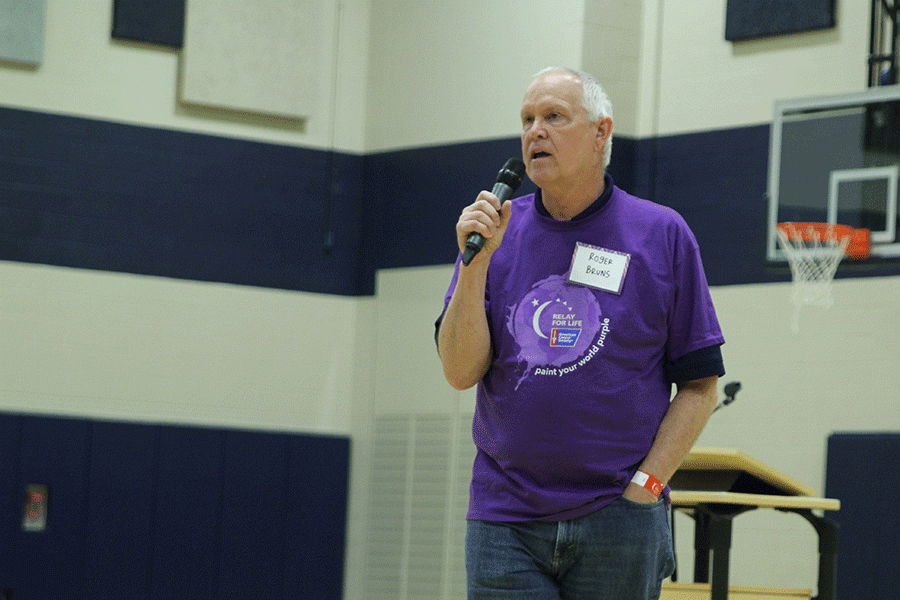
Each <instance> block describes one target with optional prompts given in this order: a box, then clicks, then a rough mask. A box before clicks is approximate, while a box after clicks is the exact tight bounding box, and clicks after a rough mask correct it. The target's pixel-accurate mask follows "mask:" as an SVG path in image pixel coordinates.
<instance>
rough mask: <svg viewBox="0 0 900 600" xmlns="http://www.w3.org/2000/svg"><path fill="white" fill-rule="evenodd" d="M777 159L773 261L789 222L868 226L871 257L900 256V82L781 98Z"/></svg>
mask: <svg viewBox="0 0 900 600" xmlns="http://www.w3.org/2000/svg"><path fill="white" fill-rule="evenodd" d="M769 157H770V159H769V184H768V194H769V223H768V225H769V227H768V239H767V254H766V258H767V259H768V260H769V261H783V260H785V258H786V257H785V255H784V253H783V251H782V250H781V249H780V248H779V247H778V244H777V235H776V226H777V224H778V223H784V222H789V221H795V222H821V223H832V224H840V225H848V226H850V227H854V228H865V229H868V230H870V232H871V250H870V255H871V256H873V257H896V258H900V226H898V198H900V85H894V86H884V87H876V88H870V89H868V90H865V91H863V92H859V93H855V94H846V95H841V96H829V97H821V98H810V99H802V100H787V101H780V102H777V103H776V104H775V110H774V115H773V120H772V133H771V140H770V154H769Z"/></svg>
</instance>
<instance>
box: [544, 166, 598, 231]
mask: <svg viewBox="0 0 900 600" xmlns="http://www.w3.org/2000/svg"><path fill="white" fill-rule="evenodd" d="M603 184H604V187H603V193H602V194H600V197H599V198H597V199H596V200H594V201H593V202H592V203H591V205H590V206H588V207H587V208H586V209H584V210H583V211H581V212H580V213H578V214H577V215H575V216H574V217H572V220H573V221H580V220H581V219H584V218H587V217H589V216H591V215H592V214H594V213H595V212H597V211H598V210H600V209H601V208H603V207H604V206H606V203H607V202H609V199H610V198H612V190H613V185H614V184H613V178H612V175H610V174H609V173H604V174H603ZM534 207H535V208H536V209H537V211H538V212H539V213H540V214H541V215H543V216H545V217H549V218H551V219H552V218H553V217H552V216H551V215H550V213H549V212H547V209H546V207H544V201H543V199H542V198H541V188H538V190H537V192H535V194H534Z"/></svg>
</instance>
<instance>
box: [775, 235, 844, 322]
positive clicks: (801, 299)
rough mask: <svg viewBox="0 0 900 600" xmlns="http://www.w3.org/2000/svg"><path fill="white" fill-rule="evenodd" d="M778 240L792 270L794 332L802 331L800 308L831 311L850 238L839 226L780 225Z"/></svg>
mask: <svg viewBox="0 0 900 600" xmlns="http://www.w3.org/2000/svg"><path fill="white" fill-rule="evenodd" d="M776 232H777V233H778V240H779V241H780V242H781V247H782V249H783V250H784V253H785V254H786V255H787V259H788V263H789V264H790V266H791V277H792V278H793V289H792V291H791V302H792V303H793V305H794V318H793V322H792V327H791V328H792V329H793V331H794V333H797V332H798V331H800V308H801V307H803V306H804V305H806V304H812V305H816V306H824V307H826V308H827V307H830V306H831V305H832V304H834V300H833V299H832V297H831V287H832V282H833V280H834V275H835V273H836V272H837V268H838V264H839V263H840V262H841V259H843V258H844V256H845V255H846V252H847V245H848V244H849V243H850V237H851V235H850V234H849V233H848V232H847V231H846V229H845V228H844V227H841V226H840V225H828V224H824V223H817V224H812V223H779V224H778V227H777V229H776Z"/></svg>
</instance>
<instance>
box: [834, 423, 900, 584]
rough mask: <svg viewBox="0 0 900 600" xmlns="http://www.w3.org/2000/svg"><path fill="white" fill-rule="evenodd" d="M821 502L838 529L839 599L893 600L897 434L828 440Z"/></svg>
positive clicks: (899, 514) (898, 521)
mask: <svg viewBox="0 0 900 600" xmlns="http://www.w3.org/2000/svg"><path fill="white" fill-rule="evenodd" d="M827 463H828V466H827V473H826V478H825V496H826V497H828V498H837V499H838V500H840V501H841V509H840V510H838V511H833V512H829V513H828V516H829V518H831V519H834V520H835V521H837V523H838V525H839V526H840V533H839V534H838V555H837V565H838V568H837V597H838V598H866V599H867V600H894V599H895V598H896V597H897V581H900V546H898V544H897V532H898V531H900V511H898V510H897V493H898V491H900V471H898V469H897V465H898V464H900V433H895V432H885V433H835V434H833V435H831V436H829V438H828V461H827Z"/></svg>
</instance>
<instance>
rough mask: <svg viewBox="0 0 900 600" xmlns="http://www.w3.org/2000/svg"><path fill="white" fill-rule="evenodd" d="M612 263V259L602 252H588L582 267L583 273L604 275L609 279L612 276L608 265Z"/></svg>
mask: <svg viewBox="0 0 900 600" xmlns="http://www.w3.org/2000/svg"><path fill="white" fill-rule="evenodd" d="M612 263H613V261H612V259H611V258H609V257H608V256H604V255H603V254H599V253H597V252H593V251H592V252H590V253H589V254H588V259H587V264H586V265H585V267H584V273H585V275H595V276H597V277H605V278H607V279H609V278H610V277H612V272H611V271H610V269H608V268H605V269H604V268H603V267H608V266H609V265H611V264H612Z"/></svg>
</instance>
